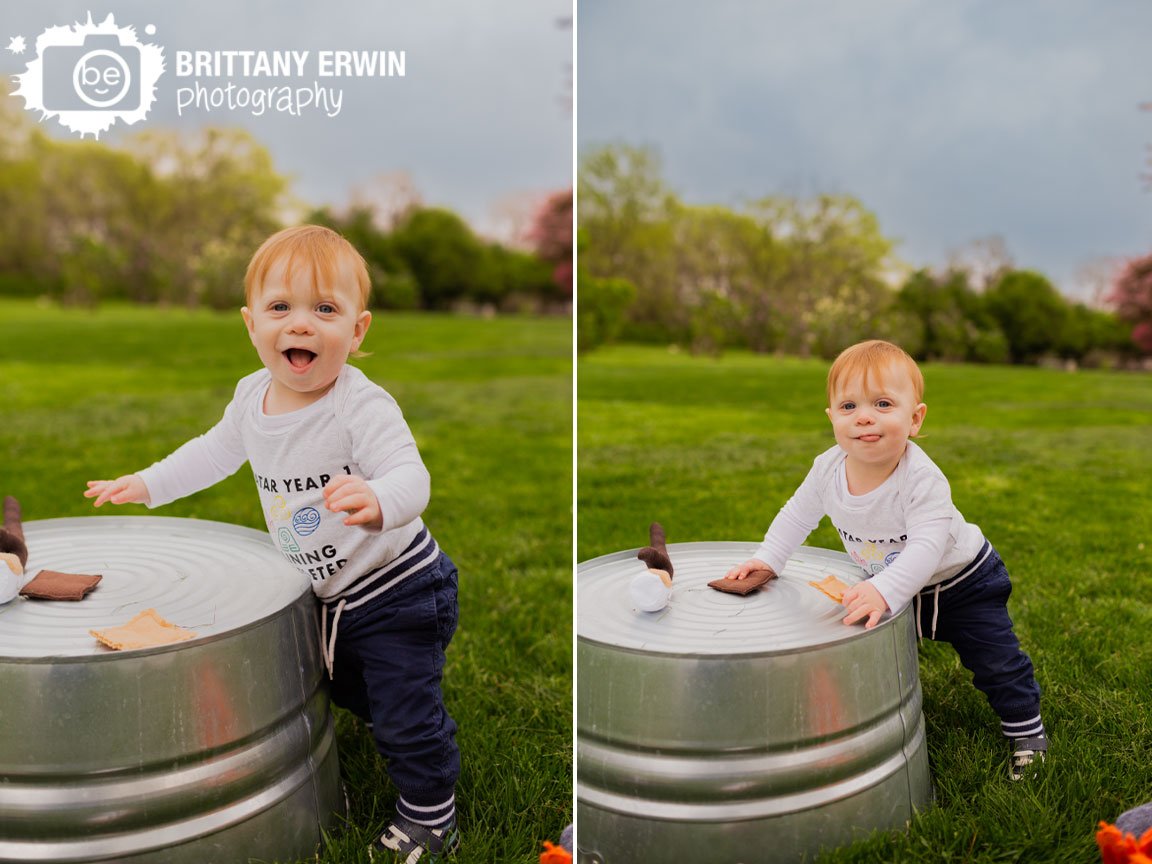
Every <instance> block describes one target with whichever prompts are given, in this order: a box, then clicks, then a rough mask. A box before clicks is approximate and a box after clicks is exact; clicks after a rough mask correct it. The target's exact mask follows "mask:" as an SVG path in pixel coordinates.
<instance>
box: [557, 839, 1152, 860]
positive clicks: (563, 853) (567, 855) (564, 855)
mask: <svg viewBox="0 0 1152 864" xmlns="http://www.w3.org/2000/svg"><path fill="white" fill-rule="evenodd" d="M540 864H572V853H571V852H569V851H568V850H567V849H565V848H564V847H563V846H553V845H552V844H551V843H549V842H548V841H547V840H545V841H544V851H543V852H541V853H540ZM1139 864H1143V862H1139ZM1148 864H1152V861H1149V862H1148Z"/></svg>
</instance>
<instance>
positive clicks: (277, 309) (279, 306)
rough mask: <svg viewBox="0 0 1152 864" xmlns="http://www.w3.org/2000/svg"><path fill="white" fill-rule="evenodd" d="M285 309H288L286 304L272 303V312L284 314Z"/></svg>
mask: <svg viewBox="0 0 1152 864" xmlns="http://www.w3.org/2000/svg"><path fill="white" fill-rule="evenodd" d="M287 309H288V304H287V303H273V304H272V311H273V312H284V311H286V310H287Z"/></svg>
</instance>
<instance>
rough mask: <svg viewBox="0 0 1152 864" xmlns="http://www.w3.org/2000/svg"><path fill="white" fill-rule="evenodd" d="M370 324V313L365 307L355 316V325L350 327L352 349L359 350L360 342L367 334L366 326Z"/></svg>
mask: <svg viewBox="0 0 1152 864" xmlns="http://www.w3.org/2000/svg"><path fill="white" fill-rule="evenodd" d="M371 324H372V313H371V312H369V311H368V310H367V309H365V310H364V311H363V312H361V313H360V314H359V315H357V316H356V325H355V327H354V328H353V329H352V350H353V351H359V350H360V343H361V342H363V341H364V337H365V336H367V335H368V328H369V326H371Z"/></svg>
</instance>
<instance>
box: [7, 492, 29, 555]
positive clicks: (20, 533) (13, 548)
mask: <svg viewBox="0 0 1152 864" xmlns="http://www.w3.org/2000/svg"><path fill="white" fill-rule="evenodd" d="M0 552H9V553H11V554H13V555H15V556H16V557H17V558H19V559H20V566H21V567H26V566H28V545H27V544H26V543H25V542H24V526H23V525H21V524H20V502H19V501H17V500H16V499H15V498H13V497H12V496H11V495H8V496H6V497H5V498H4V527H3V528H0Z"/></svg>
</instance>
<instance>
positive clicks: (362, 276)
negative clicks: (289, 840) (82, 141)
mask: <svg viewBox="0 0 1152 864" xmlns="http://www.w3.org/2000/svg"><path fill="white" fill-rule="evenodd" d="M244 289H245V299H246V303H247V305H246V306H245V307H244V308H243V309H241V310H240V312H241V315H242V316H243V318H244V323H245V325H246V326H247V328H248V335H249V337H250V338H251V340H252V344H253V345H254V346H255V348H256V352H257V354H258V355H259V356H260V360H261V361H262V362H263V364H264V368H263V369H260V370H259V371H257V372H254V373H253V374H251V375H249V376H247V377H245V378H243V379H241V380H240V382H239V383H238V384H237V385H236V391H235V394H234V396H233V398H232V401H231V403H230V404H229V405H228V407H227V408H226V409H225V410H224V416H223V419H221V421H220V422H219V423H217V424H216V425H215V426H213V427H212V428H211V429H209V430H208V431H207V432H206V433H204V434H203V435H201V436H200V437H199V438H194V439H192V440H191V441H189V442H187V443H186V444H184V445H182V446H181V447H180V448H179V449H177V450H176V451H175V452H173V453H172V454H171V455H169V456H168V457H166V458H165V459H163V460H161V461H160V462H157V463H156V464H154V465H152V466H151V467H149V468H146V469H144V470H143V471H140V472H138V473H136V474H129V475H127V476H124V477H120V478H118V479H116V480H112V481H107V480H99V481H92V482H90V483H88V490H87V491H86V492H85V493H84V494H85V496H86V497H89V498H93V497H94V498H95V499H96V500H95V502H94V503H95V506H97V507H99V506H101V505H102V504H103V503H104V502H106V501H110V502H112V503H113V504H125V503H129V502H132V503H143V504H147V505H148V506H149V507H159V506H160V505H162V504H167V503H169V502H171V501H174V500H176V499H177V498H182V497H184V496H186V495H190V494H192V493H193V492H196V491H198V490H200V489H204V488H207V487H208V486H211V485H212V484H214V483H217V482H219V481H220V480H222V479H224V478H225V477H228V476H230V475H231V474H233V473H235V472H236V471H237V470H238V469H239V468H240V466H241V465H243V464H244V462H246V461H247V462H249V463H250V464H251V466H252V472H253V474H254V476H255V480H256V488H257V491H258V492H259V495H260V503H261V506H262V508H263V510H264V516H265V519H266V521H267V524H268V531H269V533H270V534H271V535H272V540H273V542H274V543H275V544H276V545H277V546H278V547H279V549H280V550H281V552H283V554H284V556H285V557H286V558H287V559H288V560H289V561H291V562H292V563H293V564H294V565H296V567H297V568H298V569H300V570H301V571H302V572H303V573H305V574H306V575H307V576H308V577H309V579H310V580H311V582H312V589H313V591H314V592H315V593H316V596H317V597H319V598H320V600H321V603H322V608H321V613H322V617H321V621H322V626H321V634H322V642H323V646H322V650H323V654H324V660H325V664H326V666H327V669H328V673H329V676H330V677H331V679H332V688H331V689H332V700H333V701H334V702H335V703H336V704H337V705H341V706H343V707H346V708H348V709H349V710H351V711H353V712H355V713H356V714H357V715H359V716H360V717H362V718H364V719H365V720H366V721H368V722H369V724H370V726H371V728H372V733H373V736H374V738H375V740H376V746H377V749H379V751H380V752H381V753H382V754H383V755H384V757H385V758H386V760H387V766H388V773H389V776H390V777H391V778H392V780H393V782H394V783H395V785H396V787H397V789H398V790H399V793H400V797H399V801H398V802H397V805H396V815H395V817H394V819H393V820H392V822H391V824H390V825H389V826H388V827H387V829H386V830H385V832H384V834H383V835H382V836H381V837H380V838H378V840H377V841H376V845H375V848H376V849H379V850H390V851H392V852H396V853H399V855H400V856H401V857H402V860H404V861H405V862H407V864H415V862H417V861H430V860H437V859H438V858H439V857H440V856H441V855H442V854H444V853H447V852H450V851H452V850H453V849H454V848H456V846H458V845H459V835H458V833H457V830H456V822H455V783H456V779H457V777H458V775H459V771H460V755H459V751H458V749H457V747H456V741H455V734H456V724H455V722H454V721H453V720H452V718H451V717H450V716H449V715H448V712H447V711H446V710H445V708H444V703H443V699H442V696H441V692H440V680H441V673H442V671H443V668H444V650H445V648H446V647H447V645H448V642H449V640H450V639H451V638H452V634H453V633H454V632H455V629H456V620H457V601H456V579H457V574H456V567H455V565H453V563H452V561H451V560H450V559H449V558H448V556H447V555H445V554H444V553H443V552H441V551H440V549H439V547H438V546H437V544H436V541H435V540H434V539H433V538H432V536H431V534H430V533H429V532H428V529H427V528H426V527H425V526H424V523H423V521H422V520H421V518H420V514H421V513H422V512H423V510H424V508H425V506H426V505H427V504H428V498H429V492H430V486H429V477H428V472H427V470H426V469H425V467H424V464H423V462H422V461H421V459H420V454H419V452H418V451H417V448H416V442H415V440H414V439H413V437H412V433H411V432H410V431H409V429H408V425H407V424H406V423H405V422H404V417H403V415H402V414H401V412H400V409H399V407H398V406H397V404H396V401H395V400H394V399H393V398H392V397H391V396H390V395H389V394H388V393H387V392H386V391H384V390H383V389H382V388H381V387H379V386H377V385H376V384H374V383H373V382H371V381H370V380H368V378H367V377H366V376H365V375H364V373H363V372H361V371H360V370H359V369H357V368H356V367H354V366H349V365H348V364H347V362H346V361H347V359H348V357H349V355H350V354H352V353H353V352H355V351H356V350H358V349H359V347H360V344H361V342H362V341H363V340H364V336H365V334H366V333H367V331H368V326H369V324H370V323H371V321H372V315H371V313H370V312H368V311H367V309H366V308H365V307H366V305H367V301H368V296H369V289H370V286H369V281H368V271H367V267H366V266H365V263H364V259H363V258H361V256H360V255H359V254H358V253H357V252H356V250H355V249H354V248H353V247H352V246H351V244H349V243H348V242H347V241H346V240H345V239H344V238H342V237H341V236H340V235H339V234H336V233H335V232H334V231H330V230H329V229H327V228H322V227H319V226H314V225H306V226H302V227H297V228H289V229H286V230H284V231H281V232H279V233H277V234H275V235H273V236H272V237H270V238H269V239H268V240H266V241H265V242H264V243H263V245H261V246H260V248H259V249H258V250H257V251H256V254H255V255H254V256H253V258H252V260H251V262H250V263H249V265H248V271H247V273H246V275H245V277H244Z"/></svg>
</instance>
